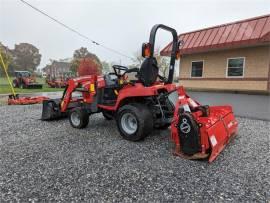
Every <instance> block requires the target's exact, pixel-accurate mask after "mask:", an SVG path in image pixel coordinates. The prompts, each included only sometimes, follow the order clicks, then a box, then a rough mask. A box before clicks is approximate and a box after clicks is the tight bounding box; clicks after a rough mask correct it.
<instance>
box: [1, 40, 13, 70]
mask: <svg viewBox="0 0 270 203" xmlns="http://www.w3.org/2000/svg"><path fill="white" fill-rule="evenodd" d="M0 53H1V55H2V58H3V61H4V63H5V65H6V68H7V69H8V72H9V71H10V70H9V65H10V64H11V63H12V55H11V52H10V50H9V49H8V48H7V47H5V46H3V45H2V44H1V42H0ZM0 74H1V75H3V74H4V67H3V64H2V63H1V62H0Z"/></svg>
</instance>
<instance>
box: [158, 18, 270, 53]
mask: <svg viewBox="0 0 270 203" xmlns="http://www.w3.org/2000/svg"><path fill="white" fill-rule="evenodd" d="M178 38H179V39H180V40H183V45H182V46H181V47H180V53H181V54H192V53H198V52H206V51H210V50H217V49H225V48H234V47H242V46H252V45H257V44H264V43H269V42H270V14H269V15H264V16H259V17H255V18H250V19H245V20H241V21H237V22H233V23H228V24H223V25H218V26H215V27H209V28H205V29H201V30H196V31H192V32H187V33H183V34H180V35H179V36H178ZM171 46H172V44H171V43H170V44H168V45H167V46H166V47H165V48H164V49H163V50H162V51H161V55H169V54H170V52H171Z"/></svg>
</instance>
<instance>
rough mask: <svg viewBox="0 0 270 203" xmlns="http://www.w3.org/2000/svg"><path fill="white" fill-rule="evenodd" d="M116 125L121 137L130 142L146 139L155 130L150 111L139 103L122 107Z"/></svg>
mask: <svg viewBox="0 0 270 203" xmlns="http://www.w3.org/2000/svg"><path fill="white" fill-rule="evenodd" d="M116 123H117V127H118V130H119V132H120V134H121V136H122V137H123V138H124V139H126V140H130V141H138V140H141V139H143V138H145V137H146V136H147V135H148V134H149V133H151V131H152V129H153V117H152V114H151V111H150V109H149V108H148V107H147V106H146V105H143V104H139V103H136V104H130V105H124V106H123V107H121V108H120V109H119V110H118V112H117V115H116Z"/></svg>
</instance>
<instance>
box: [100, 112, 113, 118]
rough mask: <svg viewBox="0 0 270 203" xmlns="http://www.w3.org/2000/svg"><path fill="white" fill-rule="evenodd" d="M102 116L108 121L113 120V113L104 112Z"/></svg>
mask: <svg viewBox="0 0 270 203" xmlns="http://www.w3.org/2000/svg"><path fill="white" fill-rule="evenodd" d="M102 115H103V116H104V118H105V119H106V120H112V119H113V112H112V111H106V110H103V111H102Z"/></svg>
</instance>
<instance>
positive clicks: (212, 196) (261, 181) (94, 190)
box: [0, 105, 270, 202]
mask: <svg viewBox="0 0 270 203" xmlns="http://www.w3.org/2000/svg"><path fill="white" fill-rule="evenodd" d="M40 115H41V105H33V106H12V107H11V106H2V107H0V202H2V201H10V200H12V201H16V200H19V201H23V202H25V201H46V202H48V201H63V202H66V201H80V202H81V201H86V200H87V201H89V200H100V201H107V202H112V201H115V202H130V201H152V202H156V201H159V202H160V201H161V202H165V201H166V202H167V201H171V202H179V201H187V202H190V201H196V202H201V201H204V202H207V201H210V202H213V201H218V202H223V201H234V202H245V201H258V202H266V201H269V200H270V199H269V188H270V187H269V186H270V180H269V175H270V174H269V127H270V122H267V121H257V120H249V119H244V118H239V122H240V129H239V134H238V136H237V137H236V138H235V139H234V140H233V141H232V143H230V145H229V146H228V147H227V148H226V149H225V150H224V151H223V153H222V154H221V155H220V156H219V157H218V159H217V160H216V161H214V162H213V163H212V164H208V163H207V162H206V161H188V160H184V159H181V158H179V157H174V156H172V155H171V154H170V150H169V146H170V145H169V141H168V137H169V130H165V131H154V132H153V133H152V135H150V136H149V137H147V138H146V139H145V140H144V141H142V142H136V143H134V142H129V141H126V140H123V139H122V138H121V137H120V135H119V134H118V132H117V129H116V125H115V123H114V121H105V120H104V119H103V117H102V116H101V115H99V114H97V115H93V116H91V119H90V123H89V125H88V127H87V128H86V129H83V130H77V129H73V128H72V127H71V126H70V125H69V122H68V120H65V119H64V120H60V121H53V122H42V121H40V120H39V118H40Z"/></svg>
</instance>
